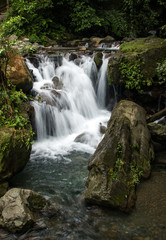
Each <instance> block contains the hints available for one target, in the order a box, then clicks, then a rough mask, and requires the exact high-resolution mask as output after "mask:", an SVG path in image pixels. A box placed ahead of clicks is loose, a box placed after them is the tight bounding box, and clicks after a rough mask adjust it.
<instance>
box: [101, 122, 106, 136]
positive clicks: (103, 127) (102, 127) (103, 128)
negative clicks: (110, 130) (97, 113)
mask: <svg viewBox="0 0 166 240" xmlns="http://www.w3.org/2000/svg"><path fill="white" fill-rule="evenodd" d="M106 130H107V128H106V127H105V126H103V125H102V124H101V123H100V133H101V134H105V133H106Z"/></svg>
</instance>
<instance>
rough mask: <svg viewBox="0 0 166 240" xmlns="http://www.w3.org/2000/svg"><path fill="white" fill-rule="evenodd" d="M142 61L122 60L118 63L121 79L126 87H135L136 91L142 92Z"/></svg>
mask: <svg viewBox="0 0 166 240" xmlns="http://www.w3.org/2000/svg"><path fill="white" fill-rule="evenodd" d="M141 65H143V63H141V62H140V60H136V61H134V62H132V61H128V60H125V59H124V60H123V61H122V62H121V64H120V71H121V76H122V80H121V82H122V83H124V84H125V87H126V88H128V89H136V90H137V91H138V92H142V87H143V86H144V85H145V80H144V76H143V73H142V66H141Z"/></svg>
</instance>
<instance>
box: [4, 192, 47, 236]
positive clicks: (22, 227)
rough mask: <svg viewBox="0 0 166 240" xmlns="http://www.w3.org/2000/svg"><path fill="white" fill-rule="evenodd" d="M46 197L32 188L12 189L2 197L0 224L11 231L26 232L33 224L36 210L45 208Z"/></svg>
mask: <svg viewBox="0 0 166 240" xmlns="http://www.w3.org/2000/svg"><path fill="white" fill-rule="evenodd" d="M46 204H47V201H46V200H45V198H43V197H42V196H41V195H39V194H38V193H35V192H33V191H31V190H25V189H20V188H13V189H10V190H9V191H8V192H7V193H6V194H5V195H4V196H3V197H2V198H0V225H1V226H2V227H4V228H7V229H8V230H9V231H10V232H13V233H15V232H24V231H27V230H28V229H29V228H31V227H32V226H33V224H34V223H35V218H34V215H33V212H34V211H37V210H41V209H43V208H44V207H45V206H46Z"/></svg>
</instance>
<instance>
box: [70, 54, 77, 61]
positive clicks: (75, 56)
mask: <svg viewBox="0 0 166 240" xmlns="http://www.w3.org/2000/svg"><path fill="white" fill-rule="evenodd" d="M75 59H77V54H75V53H71V54H70V55H69V61H74V60H75Z"/></svg>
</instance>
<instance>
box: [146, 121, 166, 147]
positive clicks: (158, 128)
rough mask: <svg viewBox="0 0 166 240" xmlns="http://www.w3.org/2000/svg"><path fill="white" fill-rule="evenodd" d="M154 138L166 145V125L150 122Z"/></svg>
mask: <svg viewBox="0 0 166 240" xmlns="http://www.w3.org/2000/svg"><path fill="white" fill-rule="evenodd" d="M148 128H149V130H150V133H151V136H152V139H153V140H154V141H155V142H158V143H160V144H164V145H166V126H165V125H162V124H158V123H149V124H148Z"/></svg>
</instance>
